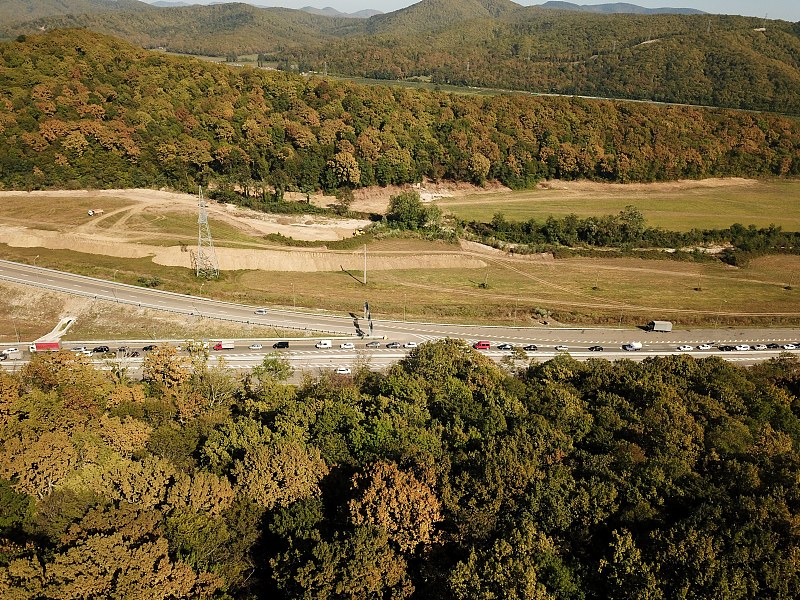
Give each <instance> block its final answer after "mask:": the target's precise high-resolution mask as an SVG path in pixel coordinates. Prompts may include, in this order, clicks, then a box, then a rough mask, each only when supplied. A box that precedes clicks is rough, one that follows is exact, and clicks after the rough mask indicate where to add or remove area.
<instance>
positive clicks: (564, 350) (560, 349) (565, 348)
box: [556, 346, 569, 352]
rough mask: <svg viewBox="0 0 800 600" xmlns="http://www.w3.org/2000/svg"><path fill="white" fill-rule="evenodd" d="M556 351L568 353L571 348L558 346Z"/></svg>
mask: <svg viewBox="0 0 800 600" xmlns="http://www.w3.org/2000/svg"><path fill="white" fill-rule="evenodd" d="M556 350H558V351H559V352H566V351H567V350H569V347H567V346H556Z"/></svg>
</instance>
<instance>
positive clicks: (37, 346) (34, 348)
mask: <svg viewBox="0 0 800 600" xmlns="http://www.w3.org/2000/svg"><path fill="white" fill-rule="evenodd" d="M29 350H30V351H31V352H58V351H59V350H61V342H59V341H55V342H33V343H32V344H31V345H30V347H29Z"/></svg>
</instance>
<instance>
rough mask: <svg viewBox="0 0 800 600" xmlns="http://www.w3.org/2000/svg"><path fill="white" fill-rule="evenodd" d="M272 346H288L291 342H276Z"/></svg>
mask: <svg viewBox="0 0 800 600" xmlns="http://www.w3.org/2000/svg"><path fill="white" fill-rule="evenodd" d="M272 347H273V348H288V347H289V342H275V343H274V344H272Z"/></svg>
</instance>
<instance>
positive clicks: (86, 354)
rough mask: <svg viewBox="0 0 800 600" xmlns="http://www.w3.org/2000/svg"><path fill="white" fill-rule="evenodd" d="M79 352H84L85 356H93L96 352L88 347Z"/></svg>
mask: <svg viewBox="0 0 800 600" xmlns="http://www.w3.org/2000/svg"><path fill="white" fill-rule="evenodd" d="M78 354H83V355H84V356H92V355H93V354H94V353H93V352H92V351H91V350H89V349H88V348H86V350H81V351H80V352H78Z"/></svg>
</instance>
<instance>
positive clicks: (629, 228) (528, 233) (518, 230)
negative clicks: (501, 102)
mask: <svg viewBox="0 0 800 600" xmlns="http://www.w3.org/2000/svg"><path fill="white" fill-rule="evenodd" d="M462 226H463V227H464V230H465V231H467V232H468V233H470V234H472V235H474V236H477V237H478V238H480V239H481V240H483V241H485V242H487V243H490V244H495V243H496V242H497V241H499V242H505V243H506V244H509V245H528V246H534V247H543V246H567V247H581V246H587V247H599V248H623V249H631V248H668V249H685V248H695V247H707V246H711V245H717V246H719V245H722V246H727V247H728V250H727V251H726V252H723V253H722V254H721V255H720V258H722V260H725V261H727V262H731V263H733V264H737V263H741V262H742V261H743V260H746V258H748V257H751V256H757V255H760V254H776V253H793V254H796V253H800V232H792V231H783V230H782V229H781V228H780V227H777V226H775V225H770V226H769V227H761V228H758V227H756V226H755V225H750V226H748V227H745V226H744V225H742V224H740V223H735V224H733V225H731V226H730V227H727V228H725V229H696V228H695V229H692V230H690V231H669V230H665V229H662V228H660V227H647V225H646V220H645V218H644V215H642V213H641V212H640V211H639V210H638V209H636V208H635V207H633V206H628V207H626V208H625V209H624V210H622V211H621V212H620V213H618V214H616V215H605V216H601V217H586V218H580V217H578V216H577V215H574V214H571V215H567V216H565V217H562V218H556V217H548V218H547V219H546V220H544V221H537V220H536V219H529V220H528V221H508V220H506V218H505V217H504V216H503V214H502V213H497V214H495V216H494V218H493V219H492V221H491V222H490V223H482V222H477V221H470V222H467V223H462ZM512 247H513V246H512Z"/></svg>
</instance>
